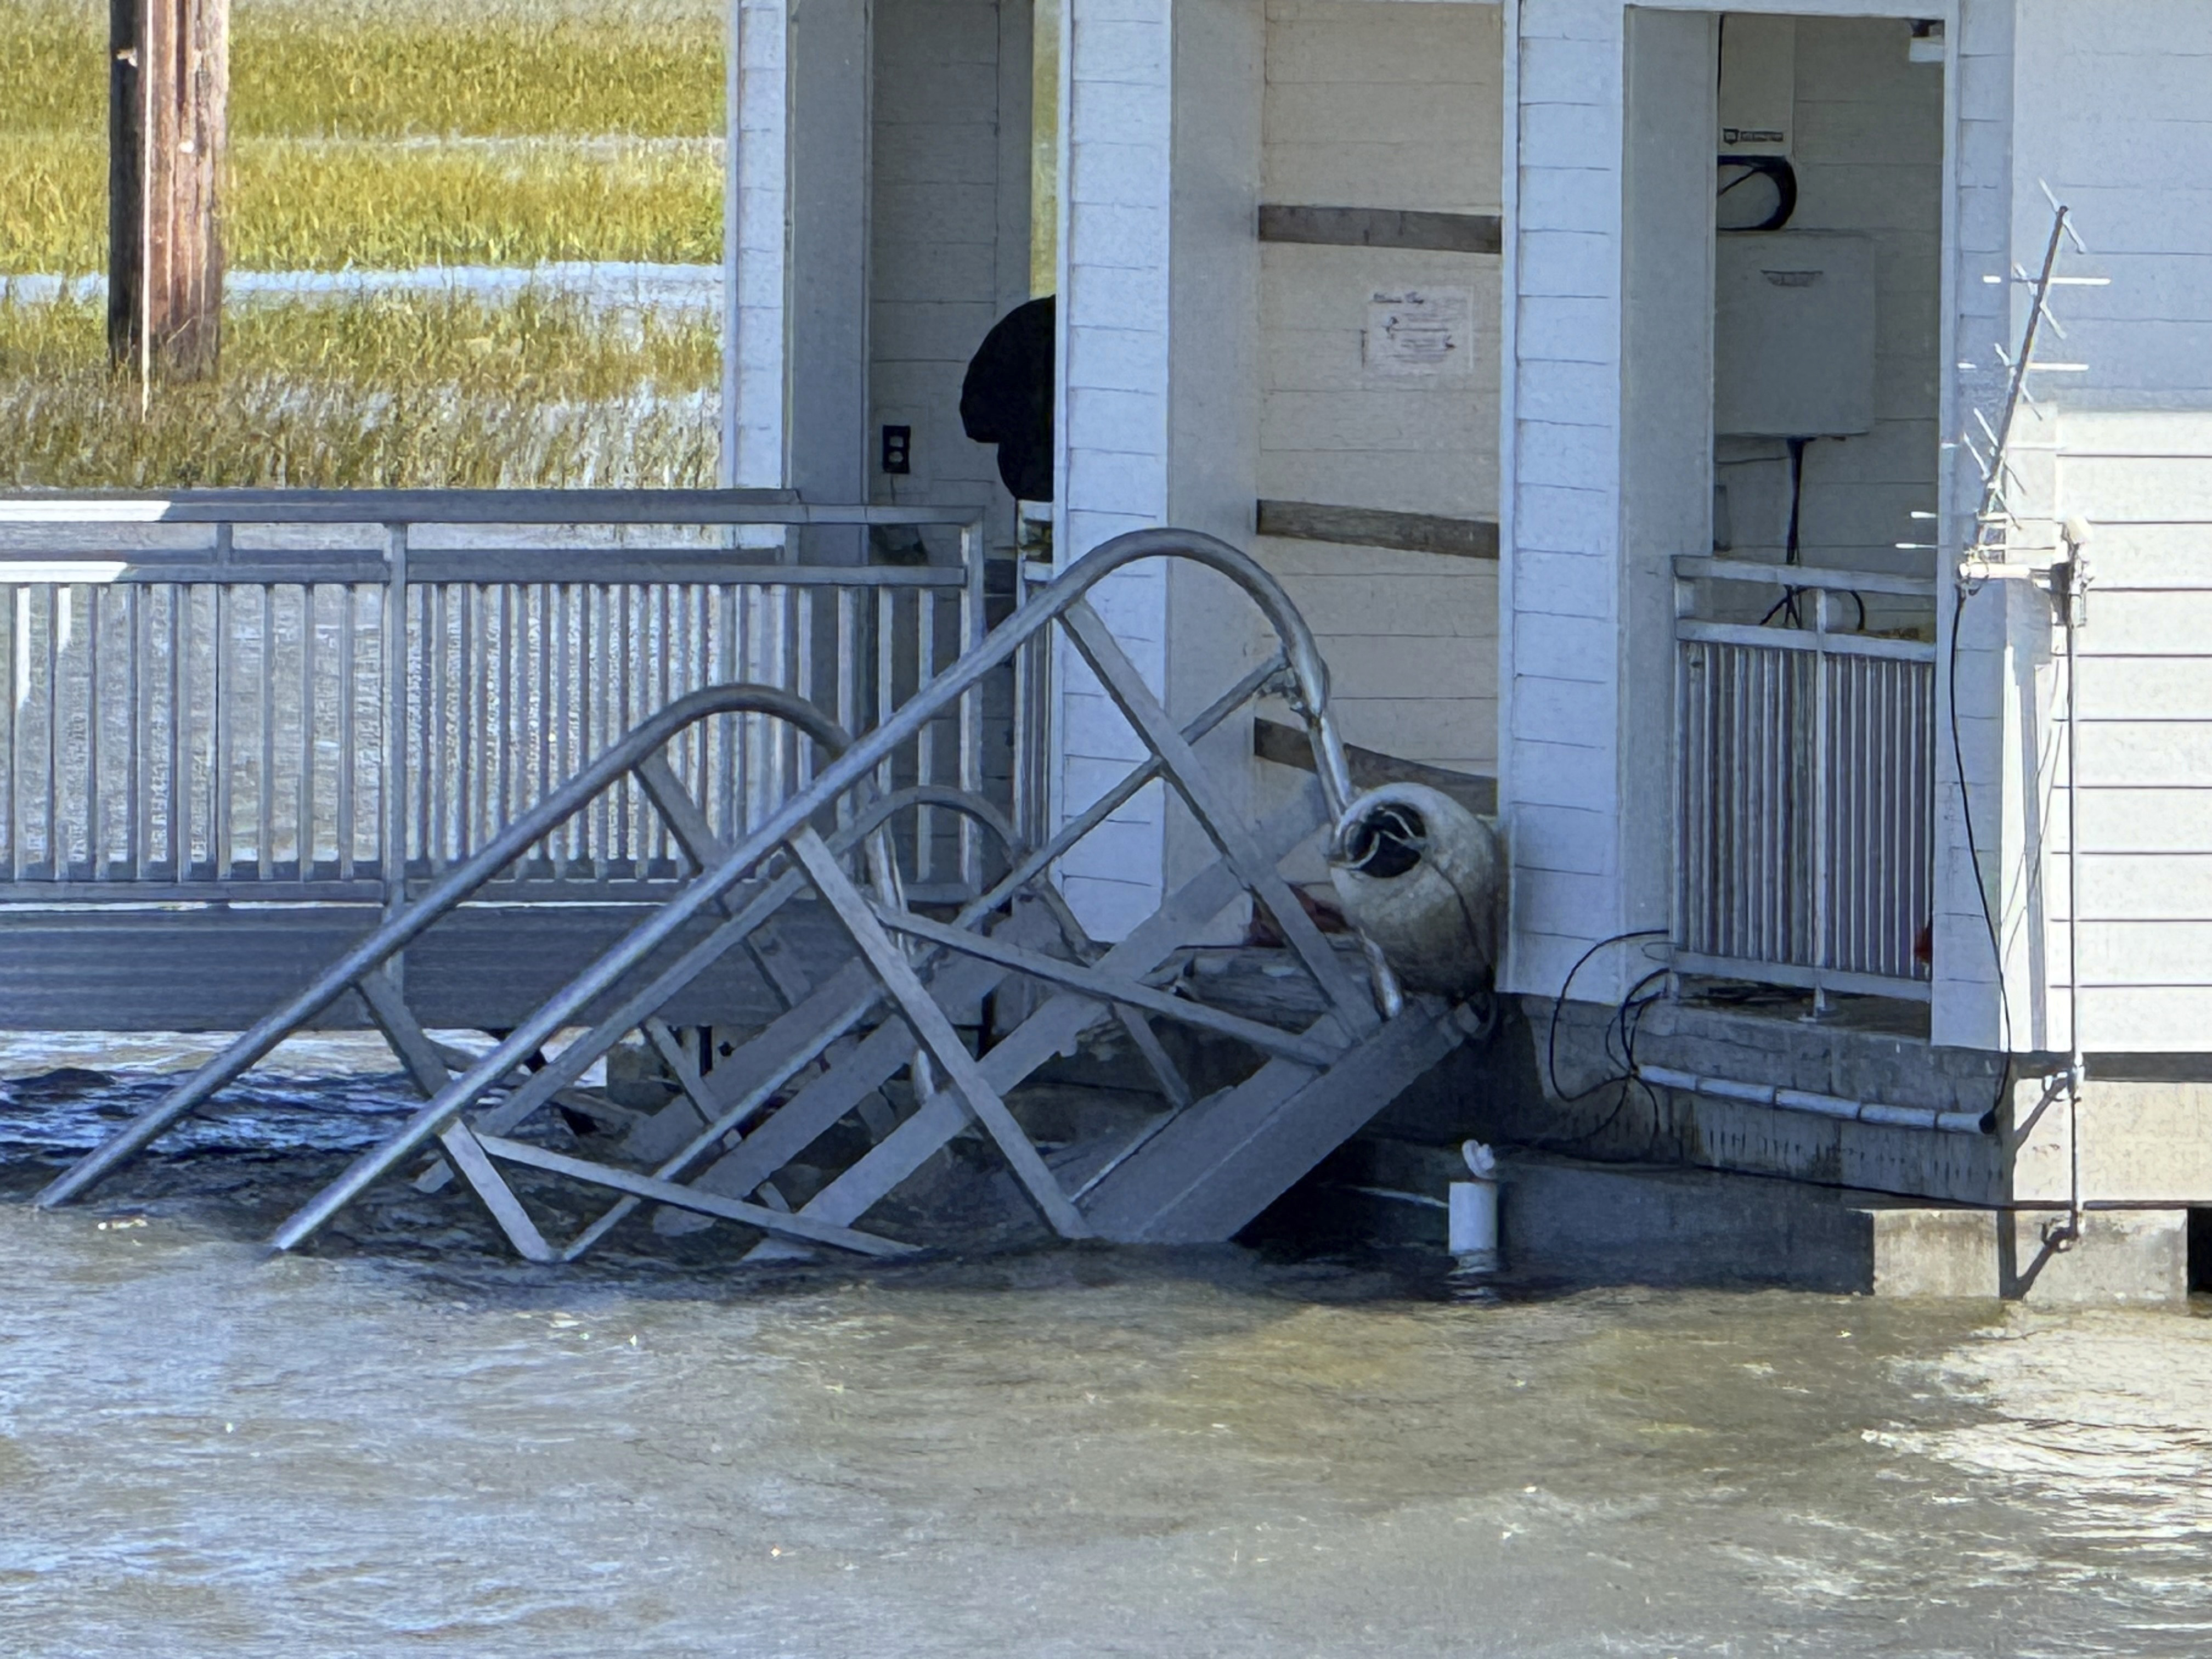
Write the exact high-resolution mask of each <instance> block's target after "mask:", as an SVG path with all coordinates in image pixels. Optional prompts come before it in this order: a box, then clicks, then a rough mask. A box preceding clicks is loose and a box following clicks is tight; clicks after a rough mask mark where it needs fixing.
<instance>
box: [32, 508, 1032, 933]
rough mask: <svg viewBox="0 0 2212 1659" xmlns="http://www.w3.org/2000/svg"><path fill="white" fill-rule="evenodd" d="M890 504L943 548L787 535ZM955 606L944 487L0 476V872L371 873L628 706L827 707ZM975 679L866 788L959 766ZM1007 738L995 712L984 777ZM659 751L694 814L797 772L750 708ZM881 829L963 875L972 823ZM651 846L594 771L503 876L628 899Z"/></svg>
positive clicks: (149, 886) (964, 535)
mask: <svg viewBox="0 0 2212 1659" xmlns="http://www.w3.org/2000/svg"><path fill="white" fill-rule="evenodd" d="M890 526H902V527H906V528H908V529H909V530H911V531H912V532H914V533H915V535H920V536H940V535H941V537H942V538H945V539H947V540H951V539H957V543H958V550H957V551H958V561H957V563H946V562H938V563H933V564H924V565H886V564H872V563H856V562H849V561H848V562H839V563H822V562H799V558H798V556H797V555H798V553H799V539H798V538H811V537H821V536H848V537H858V536H860V535H862V534H864V533H866V532H868V531H869V530H872V529H877V528H883V527H890ZM828 551H829V552H831V553H839V552H841V551H842V553H843V554H846V555H850V554H853V553H854V552H856V551H857V550H856V549H854V548H845V549H842V550H840V549H837V548H830V549H828ZM950 551H951V550H950V549H949V548H945V547H940V549H939V552H940V555H949V553H950ZM985 606H986V596H985V561H984V549H983V541H982V522H981V519H980V517H979V516H978V514H977V513H975V511H974V510H972V509H966V508H926V507H839V506H825V505H820V504H815V503H807V502H801V501H797V500H795V499H793V497H792V496H791V495H789V493H788V492H779V491H735V490H732V491H720V490H698V491H637V490H597V491H594V490H586V491H566V490H556V491H526V492H513V491H357V492H348V491H335V492H313V491H268V490H210V491H195V492H192V493H191V494H189V495H180V496H175V497H161V496H126V495H100V496H86V497H60V496H45V495H37V496H17V497H7V498H0V676H4V677H5V678H8V679H9V680H10V682H11V683H12V684H14V685H15V688H16V695H15V698H14V700H13V702H12V704H11V707H10V708H9V712H8V714H7V715H6V717H5V718H4V719H0V902H17V903H23V902H29V903H40V902H66V903H71V904H83V903H100V902H120V903H133V904H143V903H146V902H191V901H202V902H206V901H222V900H236V899H250V900H252V901H254V902H264V903H265V902H300V903H316V902H363V901H367V902H384V903H386V904H390V903H395V902H398V899H399V898H400V897H401V896H403V895H404V892H405V891H407V890H409V889H410V887H416V886H419V884H422V882H424V881H427V880H429V879H432V878H435V876H436V875H437V874H439V873H440V872H441V871H443V870H445V869H447V868H450V867H451V866H453V865H454V864H455V863H457V862H459V861H460V860H464V859H465V858H466V857H467V855H468V854H470V852H471V851H472V850H473V849H474V848H475V847H476V846H477V845H479V844H481V843H482V842H483V840H484V839H485V838H487V837H488V836H491V835H493V834H495V832H496V831H497V829H498V828H499V827H500V825H501V824H502V823H504V822H505V821H506V820H507V818H508V817H512V816H513V815H514V814H516V813H518V812H520V811H522V810H524V808H525V807H526V805H528V804H529V803H530V802H531V801H532V800H535V799H538V797H539V796H541V795H542V794H544V793H547V792H549V791H550V790H551V789H553V788H554V787H556V786H557V785H558V784H559V782H560V781H561V780H562V779H563V778H564V777H566V776H568V775H570V774H571V773H573V772H574V770H575V769H577V768H578V767H579V766H580V765H581V764H582V763H584V762H585V761H586V759H588V758H589V757H590V756H591V755H592V753H593V752H594V751H595V750H598V749H599V748H600V747H602V746H604V745H605V744H607V743H611V742H612V741H614V740H615V739H616V738H618V737H619V736H620V735H621V734H622V733H623V732H625V731H627V730H629V728H630V726H633V725H635V723H636V721H637V720H640V719H641V718H643V717H644V715H645V714H647V713H648V712H649V711H650V710H652V709H653V708H658V707H660V706H662V705H664V704H665V703H667V702H671V701H673V700H674V699H675V698H677V697H678V696H683V695H684V694H685V693H686V692H688V691H690V690H696V689H698V688H699V687H702V686H704V685H709V684H732V683H736V682H741V681H744V682H752V683H757V684H779V685H781V686H783V687H784V688H785V689H786V690H791V691H793V692H796V693H798V694H799V695H800V696H804V697H805V698H807V699H808V700H810V701H811V702H815V703H817V704H818V705H819V706H820V707H822V708H825V709H827V710H829V711H830V713H831V714H833V715H834V716H835V717H836V719H837V720H839V722H840V723H841V724H842V725H843V726H846V727H847V728H848V729H849V730H860V729H863V728H865V727H866V726H869V725H871V724H873V723H877V722H878V721H880V720H882V719H884V718H885V717H887V716H888V714H889V713H890V710H891V708H894V707H896V705H897V704H898V703H900V702H903V701H905V700H906V699H907V697H908V696H911V694H912V693H913V691H915V690H919V688H920V687H921V685H922V684H925V683H927V680H928V679H930V678H932V677H933V675H934V674H935V673H936V672H937V671H939V669H940V668H942V667H943V666H945V665H946V664H947V663H949V662H950V661H951V660H952V659H955V658H957V656H958V655H959V654H960V653H962V652H963V651H965V650H967V649H969V647H971V646H973V645H974V643H975V641H977V640H979V639H980V638H981V635H982V633H983V632H984V629H985V626H986V622H985V614H984V613H985ZM988 696H989V697H990V698H991V699H992V701H993V703H994V708H995V707H996V706H997V703H998V702H999V701H1000V700H1001V696H1002V694H1001V693H1000V691H999V690H997V689H996V688H994V689H992V690H990V692H989V693H988ZM985 698H986V693H985V692H984V691H983V690H977V691H976V692H975V694H973V695H971V696H969V697H967V698H965V699H963V701H962V702H960V703H959V704H958V705H957V707H952V708H946V709H945V710H943V711H941V713H940V714H939V718H938V719H937V720H935V721H933V723H932V724H931V725H930V726H928V727H927V729H926V730H923V731H921V732H916V733H915V735H914V737H913V738H911V739H910V740H909V741H908V743H907V744H905V745H904V747H903V748H902V750H901V751H900V752H899V753H898V754H896V755H895V756H892V757H889V758H887V760H886V761H885V763H884V766H883V767H882V768H881V769H880V777H879V787H882V788H885V789H888V788H892V787H897V786H898V785H899V784H901V783H904V782H915V783H935V782H945V783H951V784H954V785H956V786H957V787H960V788H963V789H965V790H968V791H969V792H975V791H978V790H981V788H983V787H985V778H984V775H983V773H984V766H983V756H984V754H985V752H986V740H985V729H984V728H985V726H986V723H987V719H990V720H1006V719H1011V720H1015V721H1017V722H1019V720H1020V719H1021V711H1020V709H1019V708H1018V707H1017V706H1016V704H1015V701H1014V699H1012V697H1011V696H1007V697H1005V698H1004V701H1005V702H1006V705H1007V707H1006V712H1005V713H1004V714H993V715H990V716H987V714H986V710H985V708H984V702H985ZM1037 749H1038V744H1037V734H1036V732H1017V733H1016V742H1015V744H1014V752H1015V756H1016V768H1017V772H1018V774H1019V773H1021V772H1023V771H1025V770H1033V769H1034V767H1035V764H1036V751H1037ZM674 764H675V765H676V767H677V769H678V774H679V775H682V776H684V778H685V780H686V781H687V782H688V783H690V785H691V786H692V787H693V788H694V789H695V791H696V793H698V794H699V795H700V796H701V798H702V801H703V802H704V804H705V805H706V807H707V809H708V813H709V816H710V817H712V818H713V819H714V821H715V822H716V823H717V825H718V827H719V828H720V829H721V830H722V831H723V832H724V833H725V834H735V833H738V831H740V830H742V829H744V828H745V827H747V826H748V824H749V823H750V821H752V818H753V817H757V812H758V811H759V810H760V809H761V808H762V807H763V805H764V804H765V803H766V802H768V801H769V800H771V799H780V798H781V797H782V796H783V795H786V794H787V793H790V792H791V791H792V790H793V789H795V788H798V787H803V786H804V785H805V782H806V781H808V778H809V776H810V775H811V774H810V773H809V770H808V756H807V754H806V752H805V750H804V749H803V747H801V746H799V745H796V744H793V743H792V742H791V741H789V740H788V738H787V737H786V736H785V735H784V734H783V733H782V732H781V731H780V730H779V729H778V728H776V727H775V725H774V723H773V722H770V721H767V720H742V719H732V720H726V721H722V722H719V723H717V724H716V725H715V726H712V727H711V728H702V729H700V730H699V731H697V732H695V733H694V734H693V736H692V738H691V741H690V743H689V744H687V745H686V746H685V747H684V750H681V751H680V752H678V754H677V755H676V757H674ZM1023 783H1024V778H1023V777H1021V776H1020V775H1017V776H1016V777H1015V778H1014V779H1013V780H1012V781H1011V785H1010V787H1014V788H1016V789H1017V790H1018V789H1019V787H1021V786H1022V785H1023ZM900 833H901V835H902V837H903V838H905V839H906V841H907V845H906V846H905V848H904V849H903V850H904V851H905V853H906V854H907V862H908V875H909V878H910V880H911V882H912V884H914V885H915V888H916V889H917V890H920V891H925V892H928V893H931V894H933V896H941V897H946V898H956V897H962V896H966V895H968V894H971V893H973V892H975V890H977V888H978V884H979V883H980V882H981V879H982V878H983V874H984V872H983V871H982V869H981V866H980V864H979V863H978V861H977V855H978V846H977V843H976V842H975V837H974V836H973V834H972V832H970V831H969V830H968V829H965V828H964V827H957V826H956V825H955V824H954V823H951V822H950V821H940V816H939V815H936V814H934V813H933V812H925V813H923V814H922V815H921V817H919V818H917V819H916V820H915V822H914V823H913V824H912V825H911V826H910V828H909V826H906V825H902V826H901V832H900ZM677 853H678V849H676V848H675V847H674V846H673V844H672V842H671V840H670V839H669V837H668V836H667V835H666V833H665V826H663V825H661V824H660V823H659V821H658V820H657V818H656V817H655V816H654V815H653V812H652V811H651V810H650V806H649V805H648V804H647V802H646V801H645V800H644V799H642V797H641V795H640V794H639V793H638V792H637V791H635V789H629V788H625V789H624V790H623V791H621V792H618V793H617V795H615V796H614V797H611V799H608V800H607V801H605V802H604V803H602V804H601V805H600V806H599V808H598V809H596V810H595V811H593V812H592V814H590V815H587V816H586V817H585V818H583V819H580V820H578V821H576V822H575V823H572V824H571V825H569V826H568V829H567V830H566V831H565V833H564V834H563V835H562V836H560V837H557V838H555V839H553V840H551V841H549V842H547V843H546V844H544V845H543V846H542V847H540V848H538V849H537V850H536V853H535V854H534V856H533V857H532V859H531V860H528V861H526V863H524V864H521V865H519V866H517V868H516V870H515V871H514V872H513V875H512V877H511V878H510V881H509V886H510V889H511V890H510V891H509V892H508V894H507V896H508V897H510V898H512V899H513V900H514V901H516V902H530V901H532V900H538V899H547V900H557V901H560V902H631V901H636V900H641V899H645V900H650V899H652V898H654V897H656V896H659V894H658V893H657V892H656V891H655V890H654V888H655V886H656V885H657V886H659V888H661V889H663V890H665V889H666V888H667V887H668V886H669V884H671V883H672V882H673V881H674V879H675V877H676V873H677V872H676V861H677Z"/></svg>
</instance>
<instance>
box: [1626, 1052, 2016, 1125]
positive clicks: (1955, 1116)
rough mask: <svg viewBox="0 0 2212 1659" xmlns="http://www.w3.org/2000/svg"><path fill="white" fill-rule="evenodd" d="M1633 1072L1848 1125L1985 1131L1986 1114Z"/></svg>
mask: <svg viewBox="0 0 2212 1659" xmlns="http://www.w3.org/2000/svg"><path fill="white" fill-rule="evenodd" d="M1636 1075H1637V1076H1638V1078H1639V1079H1642V1080H1643V1081H1644V1082H1645V1083H1649V1084H1650V1085H1653V1086H1654V1087H1655V1088H1660V1089H1676V1090H1680V1091H1681V1092H1682V1093H1684V1094H1692V1095H1705V1096H1709V1097H1711V1098H1712V1099H1715V1100H1732V1101H1735V1102H1738V1103H1741V1104H1742V1105H1746V1106H1766V1107H1771V1108H1772V1109H1775V1110H1777V1111H1784V1112H1809V1113H1812V1114H1813V1115H1815V1116H1818V1117H1832V1118H1840V1119H1842V1120H1844V1121H1847V1122H1852V1123H1879V1124H1882V1125H1886V1126H1887V1127H1892V1128H1899V1129H1935V1130H1940V1131H1941V1132H1942V1133H1945V1134H1959V1135H1979V1134H1987V1133H1989V1122H1990V1115H1989V1114H1988V1113H1986V1112H1944V1111H1938V1110H1937V1109H1936V1108H1934V1107H1932V1106H1888V1105H1884V1104H1883V1103H1881V1102H1880V1101H1873V1100H1847V1099H1845V1098H1844V1097H1843V1096H1841V1095H1820V1094H1814V1093H1813V1092H1812V1091H1809V1090H1805V1089H1784V1088H1782V1087H1780V1086H1779V1085H1775V1084H1771V1083H1738V1082H1736V1081H1735V1080H1733V1079H1729V1078H1720V1077H1703V1076H1700V1075H1699V1074H1698V1073H1695V1072H1678V1071H1676V1070H1674V1068H1673V1067H1672V1066H1638V1067H1637V1068H1636Z"/></svg>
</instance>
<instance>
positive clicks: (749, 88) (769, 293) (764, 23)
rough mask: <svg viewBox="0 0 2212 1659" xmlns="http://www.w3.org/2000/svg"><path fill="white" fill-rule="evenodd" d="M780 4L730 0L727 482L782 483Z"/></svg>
mask: <svg viewBox="0 0 2212 1659" xmlns="http://www.w3.org/2000/svg"><path fill="white" fill-rule="evenodd" d="M789 28H790V14H789V7H788V4H787V0H732V3H731V7H730V42H729V58H728V67H727V70H726V74H727V87H726V94H727V99H728V118H729V132H728V137H729V145H728V149H727V152H726V173H725V178H724V185H723V200H722V294H723V334H722V339H723V352H722V460H721V470H720V481H721V483H723V485H724V486H725V487H726V488H732V489H781V488H782V487H783V484H784V482H785V470H784V462H785V446H784V436H785V422H784V383H785V374H786V368H787V362H788V354H787V346H786V331H785V304H784V299H785V290H786V278H787V272H788V264H787V243H788V227H789V222H790V201H791V197H790V153H789V125H790V108H791V88H790V58H789V54H788V52H787V44H788V42H787V37H788V33H789Z"/></svg>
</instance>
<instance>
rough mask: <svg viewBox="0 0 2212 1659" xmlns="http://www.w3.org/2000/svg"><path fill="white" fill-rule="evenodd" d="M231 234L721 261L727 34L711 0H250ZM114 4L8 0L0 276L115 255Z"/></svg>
mask: <svg viewBox="0 0 2212 1659" xmlns="http://www.w3.org/2000/svg"><path fill="white" fill-rule="evenodd" d="M231 28H232V40H231V143H230V178H229V185H228V192H227V195H226V198H225V200H226V207H225V214H224V217H225V227H224V238H225V242H226V246H227V252H228V259H229V262H230V264H232V265H233V266H234V267H235V268H237V269H240V270H338V269H343V267H345V266H348V265H362V266H369V267H376V268H384V269H389V268H392V267H404V266H410V265H417V264H538V263H541V262H543V261H546V260H555V259H647V260H656V261H665V262H669V263H674V264H712V263H713V262H714V261H715V260H717V259H719V258H720V257H721V243H722V222H721V217H722V216H721V200H722V192H721V169H722V163H721V149H720V138H719V137H718V135H719V134H720V131H721V123H722V28H723V24H722V21H721V16H720V10H719V9H718V8H716V7H714V6H712V5H702V4H700V3H698V0H599V3H594V4H592V5H589V6H585V5H582V4H580V3H567V4H563V3H561V0H484V3H461V4H459V5H454V6H447V7H443V8H440V7H435V6H433V5H431V4H428V3H427V0H385V3H379V4H369V3H365V0H335V3H329V4H311V3H307V0H260V3H255V0H245V3H242V4H240V5H238V6H236V7H235V8H234V12H233V17H232V26H231ZM105 43H106V8H105V7H104V6H94V5H89V4H86V3H84V0H0V272H26V271H67V272H85V271H94V270H100V269H102V268H103V266H104V264H105V262H106V237H107V221H106V188H107V127H106V120H107V116H106V97H107V92H106V70H105V59H106V44H105Z"/></svg>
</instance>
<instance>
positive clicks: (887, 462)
mask: <svg viewBox="0 0 2212 1659" xmlns="http://www.w3.org/2000/svg"><path fill="white" fill-rule="evenodd" d="M883 470H884V472H885V473H887V474H889V475H890V477H905V476H906V475H907V474H908V473H910V472H912V471H914V428H912V427H910V426H887V427H885V428H884V453H883Z"/></svg>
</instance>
